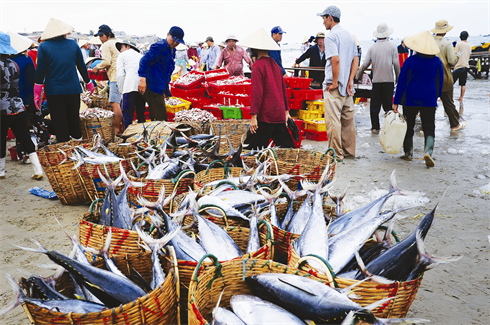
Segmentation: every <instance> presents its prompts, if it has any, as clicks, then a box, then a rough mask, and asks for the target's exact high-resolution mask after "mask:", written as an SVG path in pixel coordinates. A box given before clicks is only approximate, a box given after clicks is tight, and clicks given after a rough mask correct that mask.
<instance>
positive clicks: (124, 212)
mask: <svg viewBox="0 0 490 325" xmlns="http://www.w3.org/2000/svg"><path fill="white" fill-rule="evenodd" d="M119 170H120V171H121V175H122V179H123V181H124V187H123V189H122V190H121V192H119V195H118V196H117V198H116V204H117V205H118V211H119V215H118V216H117V218H115V222H114V227H116V228H121V229H131V227H132V221H131V209H130V208H129V204H128V198H127V192H128V188H129V187H143V186H145V183H142V182H132V181H131V180H130V179H129V178H128V175H126V171H125V170H124V168H123V166H122V163H120V164H119Z"/></svg>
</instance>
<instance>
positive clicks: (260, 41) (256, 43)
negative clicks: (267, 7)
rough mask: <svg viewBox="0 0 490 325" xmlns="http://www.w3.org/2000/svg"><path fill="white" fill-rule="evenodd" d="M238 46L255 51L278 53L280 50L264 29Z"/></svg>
mask: <svg viewBox="0 0 490 325" xmlns="http://www.w3.org/2000/svg"><path fill="white" fill-rule="evenodd" d="M240 44H241V45H242V46H245V47H249V48H252V49H257V50H266V51H278V50H280V49H281V48H280V47H279V45H277V43H276V41H274V40H273V39H272V37H271V36H270V35H269V33H267V32H266V31H265V29H264V28H260V29H259V30H258V31H256V32H255V33H253V34H252V35H250V36H249V37H248V38H246V39H245V40H244V41H242V42H241V43H240Z"/></svg>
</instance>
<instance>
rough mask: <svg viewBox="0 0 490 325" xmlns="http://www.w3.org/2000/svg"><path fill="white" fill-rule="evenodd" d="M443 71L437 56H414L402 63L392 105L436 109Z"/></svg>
mask: <svg viewBox="0 0 490 325" xmlns="http://www.w3.org/2000/svg"><path fill="white" fill-rule="evenodd" d="M443 81H444V71H443V68H442V62H441V59H439V58H438V57H437V56H427V55H423V54H420V53H419V54H416V55H414V56H411V57H409V58H408V59H406V60H405V62H404V63H403V67H402V69H401V71H400V76H399V77H398V83H397V85H396V93H395V99H394V101H393V103H394V104H399V105H404V106H423V107H437V98H438V97H440V96H441V91H442V83H443Z"/></svg>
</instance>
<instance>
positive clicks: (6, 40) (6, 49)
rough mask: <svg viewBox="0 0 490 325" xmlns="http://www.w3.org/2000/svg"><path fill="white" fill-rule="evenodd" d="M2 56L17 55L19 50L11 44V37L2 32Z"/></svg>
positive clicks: (0, 33)
mask: <svg viewBox="0 0 490 325" xmlns="http://www.w3.org/2000/svg"><path fill="white" fill-rule="evenodd" d="M0 54H6V55H12V54H17V50H16V49H14V48H13V47H12V45H11V44H10V35H8V34H5V33H4V32H0Z"/></svg>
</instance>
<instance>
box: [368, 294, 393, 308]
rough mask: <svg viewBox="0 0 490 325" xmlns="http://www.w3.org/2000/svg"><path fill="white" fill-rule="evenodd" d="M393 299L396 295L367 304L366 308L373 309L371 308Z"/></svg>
mask: <svg viewBox="0 0 490 325" xmlns="http://www.w3.org/2000/svg"><path fill="white" fill-rule="evenodd" d="M393 299H395V297H388V298H384V299H381V300H378V301H376V302H373V303H372V304H370V305H367V306H365V307H364V309H366V310H369V311H371V310H373V309H376V308H378V307H379V306H381V305H383V304H385V303H387V302H388V301H390V300H393Z"/></svg>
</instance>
